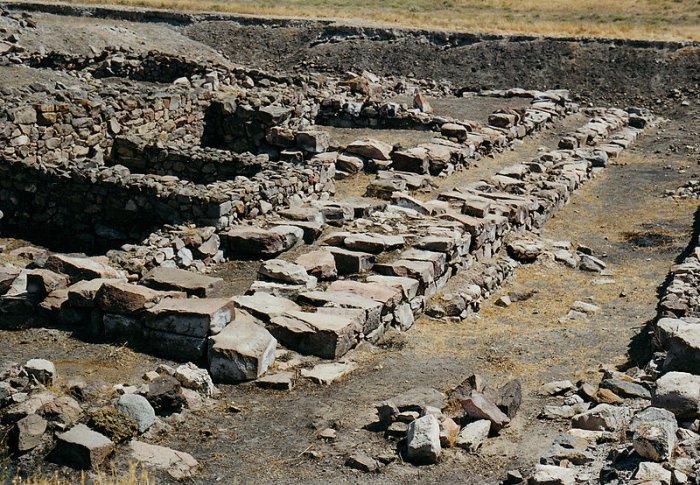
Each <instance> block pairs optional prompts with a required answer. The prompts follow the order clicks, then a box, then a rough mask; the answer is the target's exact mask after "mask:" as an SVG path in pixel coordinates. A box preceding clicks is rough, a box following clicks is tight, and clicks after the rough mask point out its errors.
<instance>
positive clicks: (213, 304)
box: [144, 298, 235, 337]
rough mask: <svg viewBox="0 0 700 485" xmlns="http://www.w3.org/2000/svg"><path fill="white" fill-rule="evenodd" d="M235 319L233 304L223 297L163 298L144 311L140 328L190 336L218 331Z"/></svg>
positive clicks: (202, 335) (206, 334) (203, 335)
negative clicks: (142, 326)
mask: <svg viewBox="0 0 700 485" xmlns="http://www.w3.org/2000/svg"><path fill="white" fill-rule="evenodd" d="M234 318H235V303H234V301H233V300H230V299H226V298H201V299H200V298H193V299H189V298H188V299H185V298H165V299H163V300H161V301H160V302H159V303H158V304H156V305H155V306H153V307H151V308H149V309H147V310H146V315H145V319H144V325H145V326H146V327H148V328H152V329H154V330H160V331H163V332H172V333H177V334H179V335H189V336H192V337H206V336H208V335H212V334H216V333H218V332H220V331H221V330H222V329H223V328H224V327H225V326H226V325H228V324H229V322H231V321H232V320H233V319H234Z"/></svg>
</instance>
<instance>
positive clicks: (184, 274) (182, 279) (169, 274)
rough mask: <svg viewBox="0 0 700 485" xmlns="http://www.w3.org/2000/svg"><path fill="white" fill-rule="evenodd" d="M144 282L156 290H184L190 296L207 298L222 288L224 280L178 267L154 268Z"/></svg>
mask: <svg viewBox="0 0 700 485" xmlns="http://www.w3.org/2000/svg"><path fill="white" fill-rule="evenodd" d="M142 283H143V284H144V285H145V286H148V287H149V288H153V289H154V290H163V291H184V292H185V293H187V295H188V296H196V297H199V298H205V297H207V296H211V294H212V293H214V292H216V291H217V290H218V289H220V288H221V287H222V286H223V284H224V280H223V279H222V278H213V277H211V276H206V275H202V274H198V273H193V272H192V271H186V270H183V269H177V268H163V267H159V268H154V269H153V270H151V271H150V272H148V273H147V274H146V275H145V276H144V277H143V280H142Z"/></svg>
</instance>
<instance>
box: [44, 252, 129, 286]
mask: <svg viewBox="0 0 700 485" xmlns="http://www.w3.org/2000/svg"><path fill="white" fill-rule="evenodd" d="M105 259H106V258H105ZM46 269H48V270H51V271H53V272H55V273H61V274H65V275H67V276H68V277H69V278H70V282H71V284H72V283H75V282H77V281H80V280H91V279H94V278H121V275H120V274H119V272H118V271H117V270H116V269H114V268H112V267H111V266H109V265H108V264H107V262H106V261H103V260H102V258H88V257H76V256H67V255H65V254H52V255H51V256H49V257H48V259H47V260H46Z"/></svg>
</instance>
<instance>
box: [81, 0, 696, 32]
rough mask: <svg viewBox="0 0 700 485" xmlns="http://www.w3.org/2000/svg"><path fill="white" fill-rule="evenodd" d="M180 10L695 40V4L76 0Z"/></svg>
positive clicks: (628, 0)
mask: <svg viewBox="0 0 700 485" xmlns="http://www.w3.org/2000/svg"><path fill="white" fill-rule="evenodd" d="M75 3H112V4H117V5H127V6H139V7H155V8H167V9H177V10H188V11H217V12H231V13H238V14H252V15H280V16H296V17H315V18H341V19H359V20H362V21H364V22H368V21H370V22H373V23H383V24H391V25H399V26H407V27H427V28H438V29H448V30H458V31H469V32H491V33H500V34H543V35H553V36H571V35H575V36H578V35H581V36H602V37H616V38H635V39H659V40H700V3H699V2H697V1H696V0H570V1H565V2H552V1H549V0H525V1H515V0H489V1H486V0H411V1H408V0H390V1H384V0H357V1H354V2H346V1H341V0H287V1H284V2H279V1H277V0H229V1H224V0H115V1H113V2H104V1H101V0H81V1H80V2H75Z"/></svg>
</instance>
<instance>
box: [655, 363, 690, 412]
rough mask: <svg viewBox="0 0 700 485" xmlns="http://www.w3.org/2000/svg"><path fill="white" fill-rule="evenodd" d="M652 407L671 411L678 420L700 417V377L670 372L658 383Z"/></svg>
mask: <svg viewBox="0 0 700 485" xmlns="http://www.w3.org/2000/svg"><path fill="white" fill-rule="evenodd" d="M651 405H652V406H654V407H657V408H664V409H668V410H669V411H671V412H672V413H673V414H675V415H676V417H677V418H683V419H694V418H696V417H698V416H700V376H696V375H692V374H688V373H685V372H669V373H667V374H665V375H663V376H661V377H660V378H659V379H658V380H657V381H656V391H655V392H654V395H653V396H652V398H651Z"/></svg>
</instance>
